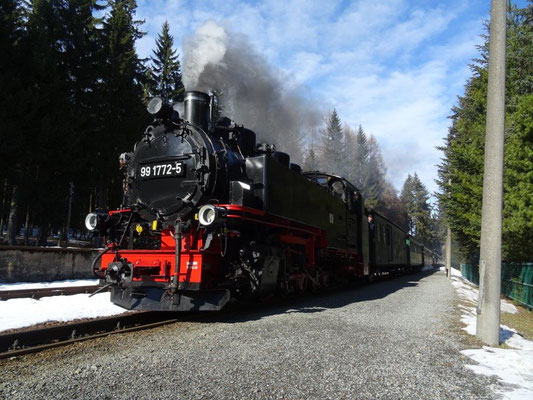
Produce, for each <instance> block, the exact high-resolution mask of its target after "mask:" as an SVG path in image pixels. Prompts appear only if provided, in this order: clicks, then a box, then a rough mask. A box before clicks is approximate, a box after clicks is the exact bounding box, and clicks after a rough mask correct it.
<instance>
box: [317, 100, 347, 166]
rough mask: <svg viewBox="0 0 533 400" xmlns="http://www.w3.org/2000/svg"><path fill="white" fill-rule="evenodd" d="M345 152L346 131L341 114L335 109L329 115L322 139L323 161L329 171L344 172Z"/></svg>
mask: <svg viewBox="0 0 533 400" xmlns="http://www.w3.org/2000/svg"><path fill="white" fill-rule="evenodd" d="M344 154H345V152H344V133H343V131H342V127H341V120H340V118H339V115H338V114H337V111H336V110H335V109H334V110H333V111H332V112H331V114H330V115H329V118H328V122H327V126H326V130H325V131H324V133H323V140H322V163H323V165H324V167H325V169H326V170H327V172H331V173H334V174H341V173H342V169H343V167H344V164H345V159H344V157H343V156H344Z"/></svg>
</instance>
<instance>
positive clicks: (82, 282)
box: [0, 279, 98, 290]
mask: <svg viewBox="0 0 533 400" xmlns="http://www.w3.org/2000/svg"><path fill="white" fill-rule="evenodd" d="M90 285H98V279H69V280H66V281H54V282H17V283H0V290H22V289H44V288H56V287H69V286H90Z"/></svg>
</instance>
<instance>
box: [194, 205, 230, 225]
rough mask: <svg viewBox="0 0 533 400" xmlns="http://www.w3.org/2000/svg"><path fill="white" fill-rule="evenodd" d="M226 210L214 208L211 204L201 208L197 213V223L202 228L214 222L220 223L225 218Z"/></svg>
mask: <svg viewBox="0 0 533 400" xmlns="http://www.w3.org/2000/svg"><path fill="white" fill-rule="evenodd" d="M225 215H226V209H225V208H222V207H215V206H213V205H211V204H206V205H205V206H202V208H200V210H199V211H198V221H200V224H202V225H204V226H208V225H211V224H212V223H214V222H220V220H221V219H222V218H223V217H225Z"/></svg>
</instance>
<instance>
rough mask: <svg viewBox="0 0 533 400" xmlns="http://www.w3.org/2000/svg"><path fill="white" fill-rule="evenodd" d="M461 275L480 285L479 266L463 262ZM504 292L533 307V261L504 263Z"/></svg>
mask: <svg viewBox="0 0 533 400" xmlns="http://www.w3.org/2000/svg"><path fill="white" fill-rule="evenodd" d="M461 275H463V277H464V278H465V279H467V280H468V281H470V282H472V283H473V284H475V285H479V266H478V265H472V264H461ZM501 291H502V294H503V295H505V296H507V297H509V298H511V299H513V300H515V301H517V302H519V303H520V304H523V305H524V306H526V307H527V308H528V309H529V310H531V309H532V308H533V263H502V289H501Z"/></svg>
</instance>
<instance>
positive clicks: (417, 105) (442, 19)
mask: <svg viewBox="0 0 533 400" xmlns="http://www.w3.org/2000/svg"><path fill="white" fill-rule="evenodd" d="M487 12H488V6H487V5H486V4H485V3H484V2H481V1H476V2H463V1H459V0H452V1H444V0H440V1H434V2H410V1H407V0H390V1H378V0H360V1H351V2H348V3H346V2H344V1H341V0H335V1H328V2H318V1H306V0H264V1H258V2H256V3H244V2H241V1H238V0H226V1H223V0H216V1H209V2H203V1H182V0H155V1H154V0H140V1H139V10H138V16H139V17H140V18H145V19H146V24H145V26H144V29H145V30H147V31H148V32H149V36H146V37H145V38H143V39H142V40H140V41H139V42H138V49H139V52H140V53H141V56H147V55H149V54H150V52H151V49H152V47H153V43H154V40H155V38H156V37H157V33H158V32H159V31H160V29H161V24H162V22H163V21H164V20H165V19H167V20H168V21H169V23H170V25H171V33H172V34H173V35H174V37H175V43H176V45H177V47H178V51H179V52H180V53H181V54H182V55H183V51H182V49H181V47H180V46H181V43H182V42H183V39H184V37H186V36H188V35H190V34H192V33H193V32H194V31H195V30H196V29H197V28H198V27H199V26H200V25H201V24H203V23H204V22H205V21H206V20H208V19H214V20H215V21H218V22H222V23H223V24H224V25H226V26H229V27H231V30H233V31H237V32H241V33H242V34H244V35H246V36H247V37H248V38H249V41H250V42H251V43H252V45H253V46H254V47H255V48H256V49H257V51H258V52H259V53H260V54H262V55H263V56H264V57H265V59H266V60H268V61H269V62H270V63H272V64H273V65H275V67H277V68H279V69H280V70H282V71H283V72H284V73H285V74H286V75H287V76H289V77H290V78H291V79H292V81H289V82H288V84H294V81H300V82H301V83H302V84H304V85H306V86H308V87H309V88H311V89H310V90H312V93H314V95H315V97H316V99H317V101H318V102H321V103H324V106H323V110H324V111H325V112H327V111H328V110H330V109H332V108H333V107H336V108H337V110H338V111H339V113H340V116H341V118H342V119H343V121H346V122H348V123H349V124H351V125H358V124H362V125H363V127H364V128H365V130H366V131H367V132H369V133H373V134H374V135H375V136H376V137H377V138H378V140H379V142H380V143H381V145H382V149H383V153H384V158H385V161H386V163H387V165H388V170H389V177H390V178H391V179H392V180H393V183H394V184H395V185H396V186H397V187H398V188H399V187H400V186H401V184H402V183H403V180H404V179H405V178H406V176H407V174H408V173H413V172H415V171H416V172H417V173H418V174H419V176H420V177H421V179H422V180H423V181H424V183H425V184H426V185H427V186H428V187H429V189H430V190H432V191H433V190H435V189H436V186H435V183H434V182H433V180H434V179H435V178H436V168H435V164H437V163H438V162H439V158H440V156H441V155H440V154H439V152H438V151H437V150H436V149H435V146H437V145H439V144H441V142H442V138H443V137H445V136H446V134H447V128H448V126H449V120H448V119H447V116H448V115H449V113H450V109H451V107H452V105H453V104H454V103H455V101H456V95H458V94H461V92H462V88H463V86H464V84H465V80H466V77H467V76H468V75H469V70H468V67H467V66H466V64H467V63H468V62H469V61H470V60H471V59H472V57H474V56H475V54H476V50H475V45H476V44H479V43H480V42H481V39H480V38H479V34H480V33H482V20H483V18H486V17H487Z"/></svg>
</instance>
